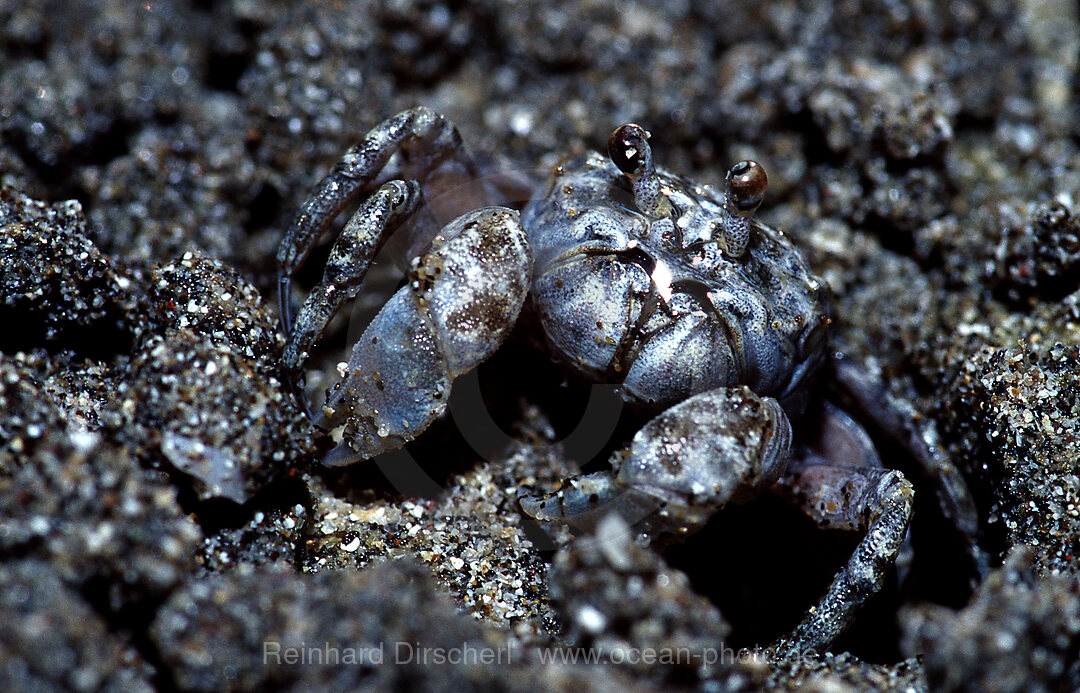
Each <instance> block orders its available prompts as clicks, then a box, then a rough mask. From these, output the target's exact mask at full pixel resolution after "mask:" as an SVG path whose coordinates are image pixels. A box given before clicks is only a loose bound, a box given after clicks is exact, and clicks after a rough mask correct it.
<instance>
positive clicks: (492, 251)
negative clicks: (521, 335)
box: [315, 207, 532, 466]
mask: <svg viewBox="0 0 1080 693" xmlns="http://www.w3.org/2000/svg"><path fill="white" fill-rule="evenodd" d="M531 269H532V253H531V251H530V249H529V241H528V238H527V237H526V235H525V230H524V229H523V228H522V226H521V223H520V221H519V219H518V213H517V212H515V211H513V210H510V209H506V208H504V207H486V208H483V209H478V210H475V211H472V212H469V213H467V214H464V215H462V216H461V217H459V218H457V219H455V220H454V221H453V222H451V223H450V224H448V225H447V227H446V228H445V229H443V231H442V232H440V234H439V235H438V236H436V237H435V239H434V241H433V242H432V246H431V250H430V251H428V252H427V253H425V254H423V255H421V256H419V257H417V258H416V259H414V260H413V263H412V269H411V270H410V272H409V276H408V279H409V282H408V284H407V285H406V286H404V287H402V288H401V289H400V290H398V292H397V293H396V294H394V296H393V297H391V298H390V300H389V301H387V303H386V305H384V306H383V308H382V310H380V311H379V313H378V314H377V315H376V316H375V318H374V319H373V320H372V321H371V324H370V325H368V327H367V329H366V330H365V331H364V334H363V335H361V337H360V339H359V340H358V341H357V342H356V344H355V346H354V347H353V351H352V356H351V357H350V359H349V364H348V372H347V374H346V376H345V378H344V380H343V381H342V382H340V383H338V384H337V385H336V386H335V388H334V389H333V391H332V392H331V393H330V396H329V398H328V399H327V403H326V406H324V407H323V408H322V411H321V412H320V413H319V416H318V417H317V418H316V420H315V424H316V425H317V426H320V427H322V428H324V429H328V430H329V429H332V428H336V427H337V426H339V425H341V424H344V425H345V430H344V434H343V441H342V442H341V443H340V444H339V445H338V446H337V447H336V448H335V449H334V450H332V451H331V452H330V454H329V456H328V457H327V458H326V459H325V460H323V463H324V464H326V465H331V466H338V465H344V464H350V463H352V462H355V461H358V460H361V459H368V458H370V457H373V456H375V455H377V454H379V453H381V452H386V451H388V450H392V449H394V448H397V447H400V446H401V445H402V444H404V443H406V442H408V441H410V440H412V439H413V438H415V437H416V436H417V435H419V434H420V433H421V432H422V431H423V430H424V429H426V428H427V427H428V426H429V425H430V424H431V422H432V421H434V420H435V418H436V417H437V416H438V415H439V414H440V413H442V412H443V410H445V409H446V403H447V399H448V398H449V395H450V386H451V384H452V382H453V380H454V378H456V377H458V376H459V375H461V374H463V373H465V372H467V371H469V370H471V369H472V368H474V367H475V366H476V365H477V364H479V363H480V362H481V361H483V360H484V359H486V358H487V357H488V356H490V355H491V354H492V353H493V352H494V351H495V350H496V349H497V348H498V347H499V345H500V344H501V343H502V342H503V340H504V339H505V338H506V336H507V335H508V334H509V333H510V330H511V328H513V326H514V323H515V321H516V320H517V316H518V313H519V312H520V310H521V306H522V305H523V304H524V302H525V294H526V292H527V290H528V283H529V275H530V272H531Z"/></svg>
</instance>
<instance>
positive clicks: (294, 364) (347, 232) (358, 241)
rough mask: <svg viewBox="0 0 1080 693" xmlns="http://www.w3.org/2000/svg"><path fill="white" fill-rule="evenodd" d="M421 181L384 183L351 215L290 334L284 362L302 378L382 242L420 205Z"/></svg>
mask: <svg viewBox="0 0 1080 693" xmlns="http://www.w3.org/2000/svg"><path fill="white" fill-rule="evenodd" d="M420 199H421V195H420V185H419V184H418V183H416V182H415V181H400V180H393V181H390V182H388V183H385V184H384V185H382V187H380V188H379V189H378V190H376V191H375V192H374V193H372V195H371V197H369V198H368V199H367V200H365V201H364V204H363V205H362V206H361V207H360V209H359V210H358V211H357V212H356V214H354V215H353V216H352V218H350V219H349V222H348V223H347V224H346V225H345V228H344V229H342V231H341V235H339V236H338V238H337V240H336V241H335V242H334V245H333V247H332V248H331V250H330V257H329V259H328V260H327V261H326V269H325V271H324V272H323V278H322V281H320V282H319V283H318V284H317V285H316V286H315V288H313V289H312V290H311V293H310V294H309V295H308V297H307V300H306V301H304V305H303V307H302V308H301V309H300V313H299V314H298V315H297V318H296V322H295V323H294V324H293V326H292V330H291V331H290V332H289V333H288V338H289V339H288V342H287V343H286V344H285V353H284V354H283V355H282V358H281V362H282V365H283V367H284V368H285V371H286V373H288V374H289V375H290V376H291V377H292V378H294V379H298V378H299V373H300V369H301V367H302V366H303V363H304V361H305V360H306V359H307V355H308V350H310V349H311V347H312V345H314V344H315V340H317V339H318V338H319V335H320V334H322V331H323V329H325V328H326V324H327V323H328V322H330V318H332V317H333V316H334V313H336V312H337V310H338V308H340V307H341V304H342V303H344V302H345V301H348V300H351V299H353V298H355V297H356V294H357V293H358V292H359V291H360V284H361V283H362V282H363V280H364V275H365V274H367V270H368V267H369V266H370V265H371V260H372V259H373V258H374V257H375V253H376V252H378V249H379V245H380V244H381V243H382V241H383V240H384V239H385V238H386V237H387V236H388V235H389V234H391V233H393V232H394V230H395V229H396V228H397V227H398V226H400V225H401V223H402V222H403V221H405V220H406V219H407V218H409V216H410V215H411V214H412V213H413V212H414V211H415V210H416V208H417V206H419V204H420Z"/></svg>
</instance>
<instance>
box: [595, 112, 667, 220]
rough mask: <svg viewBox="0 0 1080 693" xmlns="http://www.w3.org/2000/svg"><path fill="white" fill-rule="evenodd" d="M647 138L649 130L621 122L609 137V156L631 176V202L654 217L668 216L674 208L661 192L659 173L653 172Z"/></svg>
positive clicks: (654, 170)
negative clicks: (632, 194)
mask: <svg viewBox="0 0 1080 693" xmlns="http://www.w3.org/2000/svg"><path fill="white" fill-rule="evenodd" d="M648 138H649V133H648V132H646V131H645V129H644V128H642V127H641V126H640V125H636V124H634V123H627V124H625V125H620V126H619V127H617V128H615V132H613V133H611V137H609V138H608V156H609V157H610V158H611V161H612V163H614V164H615V166H616V168H618V169H619V170H620V171H622V172H623V173H624V174H626V177H627V178H628V179H629V180H630V184H631V186H632V188H633V190H634V206H635V207H637V208H638V211H639V212H641V213H642V214H646V215H648V216H650V217H653V218H654V219H659V218H662V217H670V216H671V215H672V214H673V213H674V210H673V209H672V207H671V202H669V201H668V199H667V197H665V196H664V195H663V194H662V193H661V192H660V177H659V176H658V175H656V166H654V165H653V158H652V148H650V147H649V142H648Z"/></svg>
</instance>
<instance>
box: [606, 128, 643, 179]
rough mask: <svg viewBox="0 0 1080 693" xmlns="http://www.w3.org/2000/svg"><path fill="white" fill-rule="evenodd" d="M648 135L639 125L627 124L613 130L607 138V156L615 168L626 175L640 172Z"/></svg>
mask: <svg viewBox="0 0 1080 693" xmlns="http://www.w3.org/2000/svg"><path fill="white" fill-rule="evenodd" d="M648 136H649V135H648V133H647V132H645V129H644V128H642V127H641V126H640V125H635V124H634V123H627V124H626V125H620V126H619V127H617V128H615V132H613V133H611V137H609V138H608V143H607V149H608V156H609V157H610V158H611V162H612V163H613V164H615V166H616V167H617V168H618V169H619V170H620V171H622V172H623V173H626V174H633V173H634V172H635V171H639V170H641V167H642V166H643V165H644V163H645V158H646V153H647V151H648V146H649V145H648V143H646V141H645V140H646V139H647V138H648Z"/></svg>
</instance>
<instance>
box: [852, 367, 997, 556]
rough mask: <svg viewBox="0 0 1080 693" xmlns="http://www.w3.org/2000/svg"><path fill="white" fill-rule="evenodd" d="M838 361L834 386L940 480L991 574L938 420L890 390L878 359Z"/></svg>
mask: <svg viewBox="0 0 1080 693" xmlns="http://www.w3.org/2000/svg"><path fill="white" fill-rule="evenodd" d="M832 366H833V373H834V377H833V379H832V384H833V386H834V387H835V388H836V389H837V390H839V391H840V393H841V394H842V395H844V396H846V397H847V398H849V399H851V400H852V401H853V402H854V403H855V406H857V407H858V408H859V409H860V410H862V411H863V412H865V414H866V416H868V417H869V418H870V419H871V420H872V421H873V422H874V423H875V424H876V425H877V426H878V427H879V428H880V429H881V430H882V432H884V433H885V434H887V435H888V436H890V437H892V438H893V439H894V440H895V441H896V442H898V443H899V444H900V445H901V446H903V447H904V448H905V449H906V450H907V451H908V452H909V453H911V455H912V457H914V458H915V461H916V462H917V463H918V465H919V466H920V467H921V469H922V471H923V472H924V474H925V476H926V477H927V478H929V479H932V480H933V481H934V482H935V484H936V489H935V490H936V492H937V500H938V505H939V507H940V508H941V511H942V513H943V514H944V515H945V517H946V518H948V519H949V521H950V522H952V524H953V526H955V527H956V528H957V531H958V532H959V533H960V535H961V537H962V538H963V540H964V544H965V546H966V547H967V549H968V553H969V555H970V557H971V561H972V564H973V565H974V567H975V569H976V570H977V571H978V573H979V575H985V574H986V573H988V572H989V570H990V568H989V563H990V562H989V558H988V557H987V555H986V553H985V552H984V551H983V550H982V548H981V547H980V546H979V543H978V532H979V520H978V511H977V510H976V508H975V500H974V498H973V497H972V495H971V490H970V489H969V488H968V485H967V482H966V481H965V480H964V476H963V474H961V472H960V470H959V469H958V468H957V467H956V465H955V464H953V461H952V460H951V459H949V457H948V455H946V454H945V452H944V451H943V449H942V447H941V443H940V441H939V440H938V434H937V430H936V428H935V427H934V424H933V421H932V420H929V419H926V418H925V417H921V416H919V414H918V412H916V411H915V408H914V407H913V406H911V404H910V403H909V402H906V401H904V400H902V399H900V398H898V397H894V396H893V395H892V394H891V393H890V392H889V391H888V388H886V387H885V386H884V376H883V375H882V374H881V372H880V368H879V367H877V364H876V362H871V363H869V364H866V365H864V366H859V365H857V364H856V363H855V362H854V361H853V360H852V359H850V358H834V359H833V360H832Z"/></svg>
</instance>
